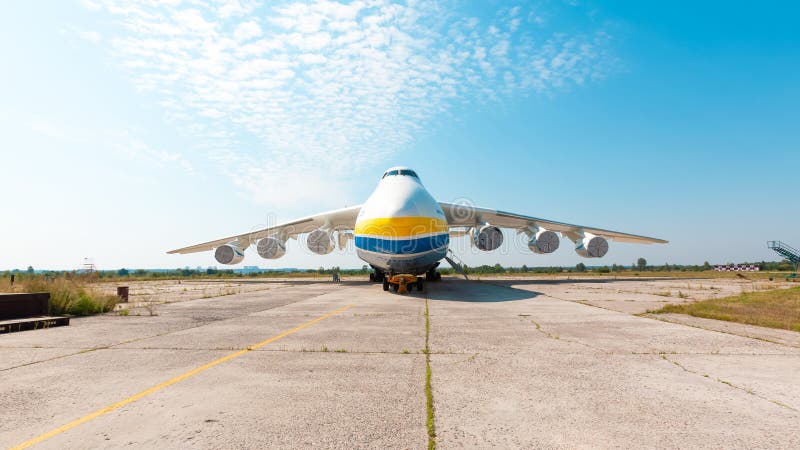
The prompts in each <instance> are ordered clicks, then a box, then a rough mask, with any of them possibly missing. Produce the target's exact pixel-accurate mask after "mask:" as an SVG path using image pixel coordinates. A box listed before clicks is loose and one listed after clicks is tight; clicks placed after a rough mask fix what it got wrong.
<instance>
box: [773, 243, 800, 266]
mask: <svg viewBox="0 0 800 450" xmlns="http://www.w3.org/2000/svg"><path fill="white" fill-rule="evenodd" d="M767 247H769V248H770V249H772V250H774V251H775V253H777V254H779V255H781V256H783V257H784V258H786V259H788V260H789V262H790V263H792V264H794V271H795V272H797V270H798V266H800V251H797V250H795V249H793V248H792V247H790V246H789V245H787V244H785V243H783V242H781V241H767Z"/></svg>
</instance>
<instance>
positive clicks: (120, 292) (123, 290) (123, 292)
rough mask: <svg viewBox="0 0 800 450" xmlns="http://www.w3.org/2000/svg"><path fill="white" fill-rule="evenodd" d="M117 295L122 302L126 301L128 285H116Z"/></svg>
mask: <svg viewBox="0 0 800 450" xmlns="http://www.w3.org/2000/svg"><path fill="white" fill-rule="evenodd" d="M117 297H119V299H120V301H121V302H122V303H128V286H118V287H117Z"/></svg>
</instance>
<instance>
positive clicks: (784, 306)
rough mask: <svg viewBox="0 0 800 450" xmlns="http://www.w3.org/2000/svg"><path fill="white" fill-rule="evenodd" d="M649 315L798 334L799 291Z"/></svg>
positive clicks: (670, 307) (699, 304) (723, 300)
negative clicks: (705, 320) (665, 315)
mask: <svg viewBox="0 0 800 450" xmlns="http://www.w3.org/2000/svg"><path fill="white" fill-rule="evenodd" d="M649 312H652V313H655V314H664V313H678V314H688V315H690V316H694V317H703V318H706V319H716V320H726V321H728V322H738V323H744V324H748V325H758V326H762V327H769V328H780V329H784V330H792V331H800V287H795V288H790V289H776V290H772V291H761V292H747V293H742V294H739V295H735V296H733V297H725V298H717V299H711V300H704V301H700V302H695V303H685V304H680V305H673V304H669V305H666V306H664V307H663V308H661V309H659V310H655V311H649Z"/></svg>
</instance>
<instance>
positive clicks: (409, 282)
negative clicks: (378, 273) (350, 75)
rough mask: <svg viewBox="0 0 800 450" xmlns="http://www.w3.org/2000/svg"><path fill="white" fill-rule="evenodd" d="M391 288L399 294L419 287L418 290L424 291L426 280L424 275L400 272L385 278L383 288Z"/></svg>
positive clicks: (385, 289) (386, 289)
mask: <svg viewBox="0 0 800 450" xmlns="http://www.w3.org/2000/svg"><path fill="white" fill-rule="evenodd" d="M389 288H391V289H392V290H393V291H394V292H397V293H398V294H407V293H408V291H410V290H413V289H414V288H417V291H419V292H422V290H423V289H425V282H424V281H423V278H422V277H418V276H416V275H411V274H398V275H391V276H387V277H386V278H384V280H383V290H384V291H388V290H389Z"/></svg>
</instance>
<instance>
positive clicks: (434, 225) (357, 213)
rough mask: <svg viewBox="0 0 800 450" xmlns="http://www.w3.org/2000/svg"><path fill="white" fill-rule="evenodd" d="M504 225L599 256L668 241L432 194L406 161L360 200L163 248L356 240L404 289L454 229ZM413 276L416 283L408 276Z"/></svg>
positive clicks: (233, 256) (480, 231)
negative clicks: (623, 245) (625, 246)
mask: <svg viewBox="0 0 800 450" xmlns="http://www.w3.org/2000/svg"><path fill="white" fill-rule="evenodd" d="M502 228H506V229H512V230H516V231H517V232H518V233H521V234H525V235H526V236H527V238H528V247H529V248H530V249H531V251H533V252H534V253H539V254H542V253H552V252H553V251H555V250H556V249H557V248H558V246H559V242H560V240H559V236H558V233H560V234H561V236H563V237H565V238H567V239H569V240H570V241H572V242H573V243H574V244H575V252H576V253H577V254H578V255H580V256H582V257H584V258H600V257H603V256H604V255H605V254H606V252H608V241H609V240H614V241H617V242H629V243H637V244H654V243H658V244H665V243H667V241H665V240H662V239H655V238H650V237H645V236H637V235H634V234H628V233H620V232H617V231H610V230H604V229H600V228H592V227H585V226H582V225H572V224H568V223H562V222H556V221H552V220H546V219H540V218H537V217H529V216H524V215H520V214H513V213H509V212H504V211H497V210H494V209H486V208H477V207H473V206H471V205H466V204H458V203H444V202H437V201H436V200H435V199H434V198H433V196H431V194H430V193H428V191H427V190H426V189H425V187H424V186H423V185H422V182H421V181H420V179H419V177H418V176H417V174H416V172H414V171H413V170H411V169H409V168H407V167H392V168H391V169H389V170H387V171H386V172H384V174H383V177H382V178H381V180H380V181H379V182H378V186H377V188H376V189H375V191H374V192H373V193H372V195H371V196H370V197H369V198H368V199H367V201H366V202H365V203H364V204H363V205H358V206H352V207H349V208H344V209H338V210H335V211H329V212H325V213H321V214H317V215H314V216H310V217H305V218H302V219H298V220H293V221H290V222H286V223H282V224H280V225H276V226H272V227H268V228H265V229H262V230H258V231H253V232H250V233H244V234H240V235H237V236H231V237H226V238H222V239H217V240H214V241H210V242H206V243H204V244H198V245H193V246H191V247H185V248H181V249H177V250H172V251H170V252H168V253H180V254H185V253H195V252H202V251H209V250H215V252H214V257H215V258H216V260H217V262H219V263H220V264H237V263H239V262H241V261H242V260H243V259H244V251H245V249H247V248H248V247H250V245H255V247H256V250H257V252H258V254H259V255H260V256H261V257H262V258H266V259H277V258H280V257H281V256H283V255H284V254H285V253H286V242H287V240H289V239H297V237H298V236H299V235H302V234H306V235H307V236H306V246H307V247H308V249H309V250H311V251H312V252H314V253H316V254H318V255H325V254H328V253H330V252H331V251H333V249H334V243H336V245H337V246H338V247H339V248H340V249H344V248H345V247H346V245H347V242H348V241H349V240H350V239H353V240H354V241H355V248H356V252H357V254H358V257H359V258H360V259H362V260H364V261H365V262H366V263H367V264H369V265H370V266H371V267H372V269H373V270H374V272H373V273H372V274H370V280H372V281H375V282H382V283H383V289H384V290H388V289H389V288H390V287H392V288H394V289H395V290H397V289H399V288H402V290H403V291H404V290H405V286H406V283H408V284H409V285H410V286H416V287H417V288H418V289H419V290H422V288H423V278H422V277H421V276H420V275H423V274H424V275H425V279H426V280H437V279H440V278H441V275H440V274H439V272H438V271H437V270H436V268H437V267H438V266H439V262H440V261H441V260H442V259H447V260H448V262H450V264H451V265H453V266H454V267H456V269H457V270H458V269H459V267H458V264H457V263H456V262H454V261H453V260H452V259H451V258H450V257H449V256H448V245H449V244H450V238H451V237H457V236H469V239H470V242H471V243H472V245H473V246H474V247H475V248H477V249H479V250H482V251H492V250H496V249H497V248H498V247H500V245H501V244H502V243H503V233H502V231H501V229H502ZM412 283H413V284H412Z"/></svg>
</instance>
